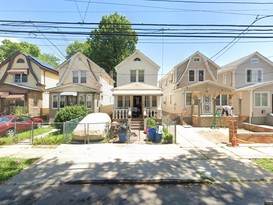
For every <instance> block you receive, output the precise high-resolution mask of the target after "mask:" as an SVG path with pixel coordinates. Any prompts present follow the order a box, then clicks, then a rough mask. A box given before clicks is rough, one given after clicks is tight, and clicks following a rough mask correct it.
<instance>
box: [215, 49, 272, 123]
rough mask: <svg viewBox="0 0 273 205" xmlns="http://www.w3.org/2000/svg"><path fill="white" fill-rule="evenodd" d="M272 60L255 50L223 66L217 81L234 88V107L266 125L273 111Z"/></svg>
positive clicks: (244, 116)
mask: <svg viewBox="0 0 273 205" xmlns="http://www.w3.org/2000/svg"><path fill="white" fill-rule="evenodd" d="M272 79H273V62H272V61H270V60H269V59H267V58H266V57H264V56H263V55H261V54H260V53H259V52H255V53H252V54H250V55H248V56H245V57H243V58H240V59H238V60H236V61H234V62H231V63H229V64H227V65H225V66H223V67H222V68H221V69H220V70H219V71H218V81H219V82H220V83H222V84H223V85H226V86H232V87H233V88H235V95H234V97H233V101H232V104H233V107H234V110H237V111H238V114H239V115H240V116H242V117H243V118H245V119H247V118H249V120H248V121H249V122H251V123H254V124H266V118H267V114H268V113H272V112H273V106H272V97H273V96H272V94H273V88H272V84H273V81H272Z"/></svg>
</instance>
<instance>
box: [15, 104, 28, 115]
mask: <svg viewBox="0 0 273 205" xmlns="http://www.w3.org/2000/svg"><path fill="white" fill-rule="evenodd" d="M27 114H28V112H27V109H26V108H25V107H22V106H16V108H15V115H27Z"/></svg>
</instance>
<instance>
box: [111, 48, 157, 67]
mask: <svg viewBox="0 0 273 205" xmlns="http://www.w3.org/2000/svg"><path fill="white" fill-rule="evenodd" d="M137 54H139V55H141V56H142V57H143V58H144V59H145V60H146V61H148V62H149V63H150V64H152V65H153V66H155V67H156V68H157V71H158V70H159V69H160V66H159V65H157V64H156V63H155V62H154V61H152V60H151V59H150V58H148V57H147V56H146V55H144V54H143V53H142V52H140V51H139V50H136V51H135V52H134V53H132V54H131V55H130V56H128V57H127V58H125V59H124V60H123V61H121V62H120V63H119V64H118V65H116V66H115V70H116V71H117V69H119V67H121V66H122V65H123V64H124V63H126V62H127V61H129V60H131V59H133V58H134V56H136V55H137Z"/></svg>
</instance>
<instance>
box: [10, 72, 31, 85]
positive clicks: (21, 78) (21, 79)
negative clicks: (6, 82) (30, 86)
mask: <svg viewBox="0 0 273 205" xmlns="http://www.w3.org/2000/svg"><path fill="white" fill-rule="evenodd" d="M16 75H20V82H16V81H15V76H16ZM23 75H25V76H26V77H27V78H26V79H27V81H26V82H23ZM13 79H14V83H28V75H27V74H23V73H16V74H14V78H13Z"/></svg>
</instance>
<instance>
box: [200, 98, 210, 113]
mask: <svg viewBox="0 0 273 205" xmlns="http://www.w3.org/2000/svg"><path fill="white" fill-rule="evenodd" d="M211 101H212V100H211V96H203V103H202V114H204V115H209V114H211V110H212V108H211V107H212V103H211Z"/></svg>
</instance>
